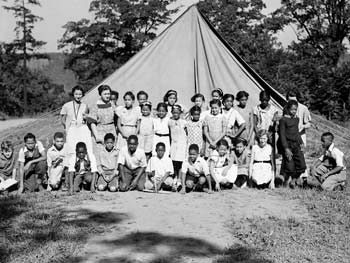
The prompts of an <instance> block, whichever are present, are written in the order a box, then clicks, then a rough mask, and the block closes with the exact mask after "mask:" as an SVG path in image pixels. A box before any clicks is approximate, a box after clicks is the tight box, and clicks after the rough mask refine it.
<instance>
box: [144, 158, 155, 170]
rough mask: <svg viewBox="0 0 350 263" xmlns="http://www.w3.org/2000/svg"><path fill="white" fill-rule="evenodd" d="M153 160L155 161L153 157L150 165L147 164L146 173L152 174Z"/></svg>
mask: <svg viewBox="0 0 350 263" xmlns="http://www.w3.org/2000/svg"><path fill="white" fill-rule="evenodd" d="M153 160H154V159H153V157H151V159H149V161H148V164H147V168H146V173H151V172H152V167H154V165H153Z"/></svg>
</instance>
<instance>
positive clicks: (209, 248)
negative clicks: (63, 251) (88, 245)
mask: <svg viewBox="0 0 350 263" xmlns="http://www.w3.org/2000/svg"><path fill="white" fill-rule="evenodd" d="M101 245H102V246H103V247H108V249H109V251H113V254H114V255H115V254H118V256H111V257H108V255H105V257H104V258H99V259H96V261H95V262H98V263H114V262H124V263H129V262H147V263H160V262H167V263H180V262H184V261H191V262H192V261H195V262H200V261H201V260H203V259H204V258H209V259H210V260H213V262H217V263H224V262H241V263H258V262H259V263H270V262H271V261H268V260H265V259H262V258H259V255H258V254H257V252H256V251H254V250H253V249H248V248H244V247H240V246H237V247H236V248H232V249H229V250H227V251H223V250H222V249H220V248H218V247H217V246H215V245H213V244H211V243H210V242H207V241H204V240H202V239H199V238H193V237H185V236H173V235H164V234H161V233H157V232H135V233H131V234H128V235H125V236H123V237H121V238H118V239H113V240H104V241H101ZM95 253H96V254H95ZM98 253H99V251H96V252H94V251H91V254H90V255H89V256H90V257H95V258H96V257H99V256H100V255H99V254H98ZM186 259H187V260H186ZM196 259H197V260H196ZM86 260H87V258H84V257H75V258H71V260H70V261H69V262H71V263H73V262H75V263H77V262H85V261H86Z"/></svg>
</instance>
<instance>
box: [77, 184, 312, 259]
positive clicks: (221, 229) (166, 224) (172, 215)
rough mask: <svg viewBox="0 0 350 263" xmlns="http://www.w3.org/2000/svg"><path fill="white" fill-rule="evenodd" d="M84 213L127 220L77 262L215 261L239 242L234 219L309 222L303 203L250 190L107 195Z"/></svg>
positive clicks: (86, 204) (94, 239) (100, 238)
mask: <svg viewBox="0 0 350 263" xmlns="http://www.w3.org/2000/svg"><path fill="white" fill-rule="evenodd" d="M111 196H113V197H114V198H113V199H112V200H106V197H107V198H110V197H111ZM79 209H87V210H89V211H94V212H96V213H99V212H103V211H110V212H112V213H117V214H119V213H123V214H126V215H127V218H126V219H125V220H123V221H122V222H120V223H119V224H118V226H116V229H115V230H113V231H111V232H110V233H107V234H104V235H99V236H94V237H91V238H90V239H89V240H88V243H87V245H86V246H85V249H84V252H83V253H82V255H80V256H79V257H78V258H75V261H74V262H213V261H215V260H218V259H219V258H220V257H222V255H223V254H224V253H225V251H226V250H227V249H228V248H230V247H231V246H232V245H233V244H234V243H235V242H236V241H237V240H236V239H235V238H234V237H233V235H232V231H233V228H232V220H234V221H237V222H243V223H242V224H249V222H250V221H249V219H251V218H254V217H259V218H270V217H278V218H282V219H286V220H287V219H288V218H298V219H300V220H307V218H308V213H307V210H306V208H304V207H302V206H301V205H300V204H299V202H298V201H296V200H285V199H283V198H281V196H278V195H271V191H256V190H250V189H242V190H237V191H225V192H222V193H220V194H213V195H208V194H205V193H192V194H188V195H185V196H182V195H180V194H150V193H142V192H130V193H118V194H114V195H112V194H109V193H103V194H99V195H98V197H96V201H94V202H89V201H86V202H83V204H82V205H81V206H79ZM244 222H246V223H244Z"/></svg>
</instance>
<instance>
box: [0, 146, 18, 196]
mask: <svg viewBox="0 0 350 263" xmlns="http://www.w3.org/2000/svg"><path fill="white" fill-rule="evenodd" d="M0 148H1V153H0V184H3V183H5V184H7V182H10V180H11V179H12V181H13V185H11V186H10V185H8V184H7V186H6V188H5V186H4V188H2V187H0V193H1V192H4V193H5V194H7V193H8V192H10V191H12V190H16V189H17V187H16V181H14V180H16V171H17V169H16V157H15V154H14V151H13V150H14V149H13V148H14V147H13V144H12V143H11V142H10V141H4V142H2V143H1V147H0Z"/></svg>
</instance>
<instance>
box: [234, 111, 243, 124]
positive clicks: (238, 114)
mask: <svg viewBox="0 0 350 263" xmlns="http://www.w3.org/2000/svg"><path fill="white" fill-rule="evenodd" d="M235 113H236V122H237V124H238V126H241V125H242V124H243V123H245V120H244V118H243V117H242V115H241V114H240V113H239V112H238V111H236V112H235Z"/></svg>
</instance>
